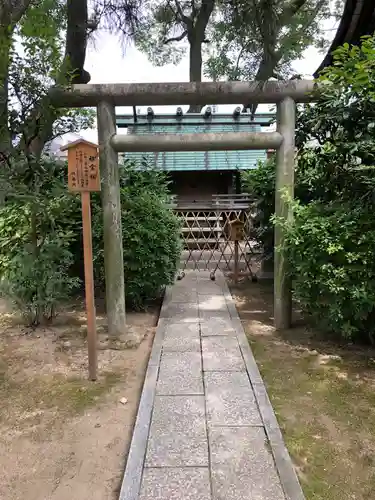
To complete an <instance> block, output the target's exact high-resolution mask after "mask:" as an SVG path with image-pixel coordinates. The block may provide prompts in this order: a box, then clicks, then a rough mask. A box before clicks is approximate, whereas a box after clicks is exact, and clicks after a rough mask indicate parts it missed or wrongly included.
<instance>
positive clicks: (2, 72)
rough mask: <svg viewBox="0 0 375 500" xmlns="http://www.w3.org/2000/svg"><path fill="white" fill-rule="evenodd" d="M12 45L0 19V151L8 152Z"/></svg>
mask: <svg viewBox="0 0 375 500" xmlns="http://www.w3.org/2000/svg"><path fill="white" fill-rule="evenodd" d="M11 45H12V31H11V28H10V26H8V25H6V24H5V25H4V24H1V21H0V153H3V154H5V155H7V154H8V152H9V150H10V147H11V141H10V135H9V128H8V76H9V58H10V48H11Z"/></svg>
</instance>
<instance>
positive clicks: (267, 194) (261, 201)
mask: <svg viewBox="0 0 375 500" xmlns="http://www.w3.org/2000/svg"><path fill="white" fill-rule="evenodd" d="M275 169H276V161H275V157H271V158H269V159H267V160H266V161H264V162H260V163H259V165H258V168H254V169H252V170H247V171H243V172H242V185H243V187H244V190H245V191H246V193H249V194H251V195H252V196H254V197H255V198H256V199H257V200H258V205H257V208H258V211H257V215H256V217H255V220H254V228H255V233H256V238H257V241H258V242H259V243H260V244H261V245H262V247H263V257H264V258H265V259H270V258H272V256H273V249H274V224H273V222H272V216H273V214H274V211H275V182H276V176H275V172H276V170H275Z"/></svg>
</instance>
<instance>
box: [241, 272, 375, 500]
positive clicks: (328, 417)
mask: <svg viewBox="0 0 375 500" xmlns="http://www.w3.org/2000/svg"><path fill="white" fill-rule="evenodd" d="M231 291H232V294H233V296H234V299H235V301H236V305H237V309H238V311H239V314H240V317H241V320H242V322H243V325H244V327H245V331H246V333H247V335H248V338H249V341H250V344H251V347H252V349H253V352H254V355H255V358H256V360H257V363H258V366H259V369H260V371H261V373H262V376H263V379H264V381H265V383H266V386H267V389H268V391H269V395H270V399H271V401H272V404H273V406H274V409H275V411H276V414H277V417H278V420H279V423H280V426H281V428H282V431H283V435H284V438H285V441H286V444H287V446H288V449H289V452H290V453H291V456H292V458H293V460H294V463H295V466H296V469H297V471H298V474H299V477H300V480H301V484H302V487H303V489H304V493H305V495H306V500H370V499H374V498H375V493H374V491H375V350H374V349H371V348H368V347H363V348H360V347H356V346H353V345H343V344H342V345H339V344H337V343H334V342H333V341H328V340H327V339H324V338H323V336H322V335H321V334H319V333H318V332H316V331H314V330H312V329H310V328H308V326H307V325H306V324H304V321H303V319H302V318H301V317H300V316H299V314H298V312H296V311H295V314H294V316H295V317H294V328H291V329H290V330H286V331H284V332H281V333H276V332H275V330H274V328H273V326H272V320H273V318H272V314H273V312H272V302H273V297H272V287H271V286H270V284H267V283H257V284H253V283H249V282H248V281H247V282H244V283H243V284H240V285H238V286H231Z"/></svg>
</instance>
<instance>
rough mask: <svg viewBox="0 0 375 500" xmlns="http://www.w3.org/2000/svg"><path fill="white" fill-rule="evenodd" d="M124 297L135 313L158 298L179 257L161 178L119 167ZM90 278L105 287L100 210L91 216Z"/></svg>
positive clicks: (174, 220)
mask: <svg viewBox="0 0 375 500" xmlns="http://www.w3.org/2000/svg"><path fill="white" fill-rule="evenodd" d="M120 182H121V206H122V236H123V248H124V273H125V293H126V300H127V303H128V304H129V305H130V306H131V307H133V308H136V309H139V308H143V307H144V306H145V304H146V303H147V301H149V300H151V299H154V298H157V297H158V296H159V295H160V293H161V292H162V290H163V288H164V287H165V286H166V285H168V284H169V283H171V282H172V281H173V279H174V276H175V273H176V271H177V266H178V262H179V258H180V253H181V243H180V224H179V221H178V219H177V217H176V216H175V215H174V214H173V212H172V210H170V209H169V208H168V206H167V203H168V201H169V198H170V196H169V190H168V182H167V178H166V175H165V173H164V172H160V171H157V170H153V169H147V170H139V169H137V168H136V167H135V166H134V165H132V164H130V163H129V162H126V163H125V164H124V165H123V166H120ZM94 214H95V215H94V217H95V223H94V254H95V255H96V259H95V273H96V277H97V279H98V280H99V281H101V282H103V281H104V262H103V242H102V222H101V210H100V208H99V206H96V209H95V211H94Z"/></svg>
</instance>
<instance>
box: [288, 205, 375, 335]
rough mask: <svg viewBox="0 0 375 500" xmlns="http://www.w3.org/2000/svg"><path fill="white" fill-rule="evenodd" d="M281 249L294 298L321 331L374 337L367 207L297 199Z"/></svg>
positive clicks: (374, 265) (372, 230)
mask: <svg viewBox="0 0 375 500" xmlns="http://www.w3.org/2000/svg"><path fill="white" fill-rule="evenodd" d="M294 213H295V219H294V223H293V224H291V225H289V226H287V225H286V223H285V222H284V223H282V224H283V227H284V229H285V230H286V241H285V247H284V251H285V252H286V255H287V258H288V261H289V264H290V269H291V270H292V277H293V289H294V296H295V299H296V300H297V301H298V303H299V304H300V306H301V307H302V309H303V310H304V311H305V312H306V313H308V314H309V315H310V316H311V318H312V319H313V320H314V322H315V323H316V324H317V325H319V327H320V328H322V329H323V330H325V331H329V332H333V333H335V334H338V335H340V336H342V337H343V338H345V339H346V340H360V341H368V340H370V341H371V342H373V340H374V333H375V262H374V259H373V255H374V251H375V219H374V217H373V212H372V210H371V209H370V210H369V209H364V208H363V207H356V208H353V207H352V206H351V205H350V204H349V205H346V204H340V205H337V204H335V203H334V202H333V203H331V204H323V203H320V202H312V203H309V204H308V205H304V206H303V205H300V204H296V205H295V209H294Z"/></svg>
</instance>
